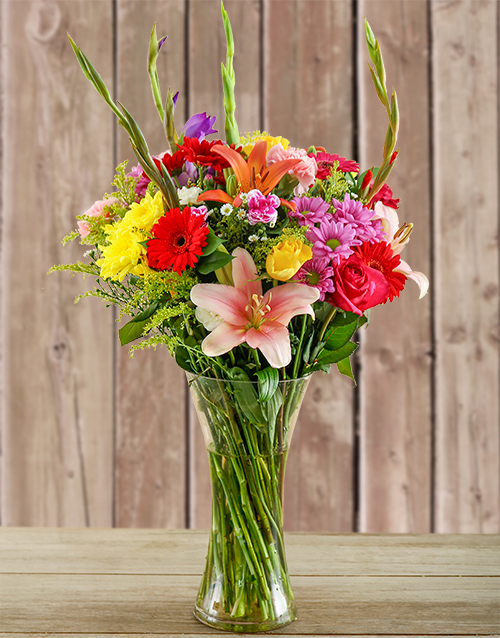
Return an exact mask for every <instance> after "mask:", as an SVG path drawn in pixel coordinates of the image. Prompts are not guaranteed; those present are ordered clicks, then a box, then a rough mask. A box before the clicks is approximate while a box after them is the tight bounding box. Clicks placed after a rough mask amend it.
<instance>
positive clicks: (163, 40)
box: [158, 36, 167, 53]
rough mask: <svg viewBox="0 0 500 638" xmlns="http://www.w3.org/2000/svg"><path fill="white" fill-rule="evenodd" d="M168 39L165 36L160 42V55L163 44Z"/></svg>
mask: <svg viewBox="0 0 500 638" xmlns="http://www.w3.org/2000/svg"><path fill="white" fill-rule="evenodd" d="M166 39H167V36H165V37H164V38H162V39H161V40H160V41H159V42H158V53H159V52H160V51H161V48H162V46H163V43H164V42H165V40H166Z"/></svg>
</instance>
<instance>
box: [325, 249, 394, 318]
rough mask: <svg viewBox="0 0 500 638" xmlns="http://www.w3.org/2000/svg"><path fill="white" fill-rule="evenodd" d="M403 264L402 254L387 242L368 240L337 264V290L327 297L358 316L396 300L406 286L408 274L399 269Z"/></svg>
mask: <svg viewBox="0 0 500 638" xmlns="http://www.w3.org/2000/svg"><path fill="white" fill-rule="evenodd" d="M400 263H401V258H400V256H399V255H395V254H394V252H393V250H392V248H391V246H390V245H389V244H387V243H386V242H384V241H381V242H375V243H373V244H371V243H370V242H368V241H365V242H364V243H363V244H362V245H361V246H356V247H355V248H354V253H353V254H352V255H351V256H350V257H348V258H347V259H343V260H342V261H341V262H340V263H339V264H338V265H337V266H336V267H335V292H333V293H331V294H330V295H328V296H327V297H326V298H325V299H326V301H328V303H331V304H332V306H337V307H338V308H341V309H342V310H349V311H351V312H355V313H356V314H357V315H361V314H363V312H364V311H365V310H368V308H373V306H378V305H379V304H381V303H385V302H386V301H387V300H388V299H389V300H390V301H392V300H393V299H394V297H399V293H400V292H401V290H403V288H404V287H405V282H406V275H404V274H403V273H401V272H397V271H396V269H397V268H398V266H399V265H400Z"/></svg>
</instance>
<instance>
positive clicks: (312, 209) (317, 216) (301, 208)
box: [288, 197, 330, 226]
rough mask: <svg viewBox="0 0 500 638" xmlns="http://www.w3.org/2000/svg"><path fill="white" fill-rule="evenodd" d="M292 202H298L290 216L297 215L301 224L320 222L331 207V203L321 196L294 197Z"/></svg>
mask: <svg viewBox="0 0 500 638" xmlns="http://www.w3.org/2000/svg"><path fill="white" fill-rule="evenodd" d="M292 202H294V203H295V204H296V206H297V209H296V210H295V211H290V212H289V213H288V216H289V217H296V218H297V219H298V220H299V225H300V226H305V225H306V224H309V225H310V226H311V225H312V224H316V223H319V222H320V221H321V220H322V219H323V217H324V215H326V213H328V210H329V208H330V204H328V203H327V202H325V200H324V199H322V198H321V197H294V198H293V199H292Z"/></svg>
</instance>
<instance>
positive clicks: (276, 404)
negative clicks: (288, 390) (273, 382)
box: [265, 387, 283, 445]
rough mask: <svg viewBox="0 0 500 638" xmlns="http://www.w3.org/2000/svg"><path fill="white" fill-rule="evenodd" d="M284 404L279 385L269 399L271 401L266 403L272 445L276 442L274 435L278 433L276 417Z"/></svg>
mask: <svg viewBox="0 0 500 638" xmlns="http://www.w3.org/2000/svg"><path fill="white" fill-rule="evenodd" d="M282 405H283V397H282V395H281V392H280V389H279V387H278V388H276V391H275V392H274V394H273V396H272V397H271V398H270V399H269V401H268V402H267V403H266V405H265V410H266V416H267V423H268V428H269V440H270V442H271V445H273V444H274V435H275V433H276V418H277V417H278V413H279V411H280V408H281V406H282Z"/></svg>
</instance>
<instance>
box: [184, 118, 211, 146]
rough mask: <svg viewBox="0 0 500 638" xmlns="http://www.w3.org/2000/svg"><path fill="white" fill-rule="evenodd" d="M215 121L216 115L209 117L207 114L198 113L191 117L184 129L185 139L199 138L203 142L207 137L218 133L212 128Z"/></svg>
mask: <svg viewBox="0 0 500 638" xmlns="http://www.w3.org/2000/svg"><path fill="white" fill-rule="evenodd" d="M215 120H216V117H215V115H212V116H208V115H207V114H206V113H197V114H196V115H193V116H191V117H190V118H189V120H188V121H187V122H186V124H185V125H184V128H183V129H182V132H183V133H184V137H197V138H198V139H199V140H200V141H202V140H204V139H205V137H206V136H207V135H211V134H212V133H218V131H216V130H215V129H213V128H212V126H213V125H214V123H215Z"/></svg>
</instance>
